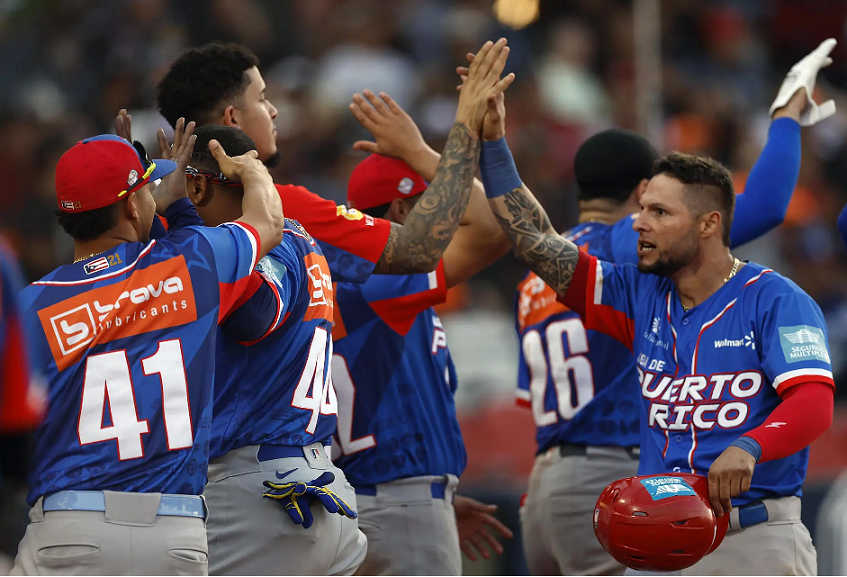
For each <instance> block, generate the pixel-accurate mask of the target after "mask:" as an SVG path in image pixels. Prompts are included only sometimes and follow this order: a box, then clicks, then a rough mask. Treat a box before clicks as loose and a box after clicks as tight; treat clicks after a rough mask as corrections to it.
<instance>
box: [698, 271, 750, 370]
mask: <svg viewBox="0 0 847 577" xmlns="http://www.w3.org/2000/svg"><path fill="white" fill-rule="evenodd" d="M744 286H747V285H744ZM737 300H738V297H735V298H734V299H732V300H731V301H729V304H728V305H726V306H725V307H724V308H723V310H722V311H721V312H719V313H718V314H717V316H716V317H715V318H713V319H712V320H710V321H708V322H706V323H704V324H703V326H701V327H700V333H699V334H698V335H697V342H695V343H694V354H693V355H692V356H691V374H692V375H696V374H697V350H698V349H699V348H700V337H702V336H703V332H704V331H705V330H706V329H707V328H709V327H710V326H712V325H713V324H715V323H716V322H718V320H720V318H721V317H722V316H723V314H724V313H725V312H726V311H728V310H729V309H731V308H732V307H734V306H735V301H737Z"/></svg>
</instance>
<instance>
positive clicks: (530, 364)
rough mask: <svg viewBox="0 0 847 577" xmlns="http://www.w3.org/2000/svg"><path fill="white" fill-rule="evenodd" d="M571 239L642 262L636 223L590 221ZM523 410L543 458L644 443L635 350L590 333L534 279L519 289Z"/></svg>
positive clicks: (609, 256)
mask: <svg viewBox="0 0 847 577" xmlns="http://www.w3.org/2000/svg"><path fill="white" fill-rule="evenodd" d="M565 236H567V238H568V239H569V240H571V241H572V242H574V243H576V244H577V245H578V246H579V247H580V250H584V251H586V252H588V253H589V254H592V255H594V256H596V257H598V258H601V259H604V260H608V261H612V262H630V261H632V260H633V259H635V258H637V255H636V253H635V251H636V247H637V236H638V235H637V233H635V232H634V231H633V229H632V218H631V217H627V218H625V219H623V220H621V221H619V222H617V223H615V224H613V225H608V224H602V223H583V224H579V225H577V226H576V227H575V228H574V229H572V230H571V231H569V232H568V233H566V235H565ZM516 312H517V331H518V338H519V340H520V344H521V346H520V352H519V359H518V397H517V402H518V404H519V405H522V406H525V407H528V408H530V409H531V410H532V415H533V418H534V420H535V425H536V439H537V441H538V452H539V453H540V452H543V451H546V450H547V449H549V448H550V447H553V446H556V445H560V444H564V443H570V444H576V445H611V446H619V447H628V446H634V445H637V444H638V439H639V432H638V427H639V425H638V417H639V411H640V402H641V400H640V398H639V395H638V388H637V386H636V383H637V381H638V375H637V374H636V371H635V363H634V362H633V361H634V359H633V357H632V353H631V352H630V351H629V349H628V348H627V347H626V346H624V345H622V344H621V343H620V342H618V341H617V340H616V339H614V338H612V337H610V336H608V335H605V334H603V333H601V332H598V331H594V330H586V328H585V326H583V324H582V320H580V318H579V315H578V314H577V313H576V312H574V311H572V310H570V309H568V308H567V307H565V306H564V305H562V304H561V303H559V302H558V301H557V300H556V293H555V292H554V291H553V289H551V288H550V287H548V286H547V285H546V284H545V283H544V281H543V280H541V279H540V278H539V277H538V276H537V275H536V274H535V273H529V274H528V275H527V277H526V278H525V279H524V280H523V281H522V282H521V283H520V284H519V285H518V298H517V311H516Z"/></svg>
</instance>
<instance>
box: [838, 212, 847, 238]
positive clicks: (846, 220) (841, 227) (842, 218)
mask: <svg viewBox="0 0 847 577" xmlns="http://www.w3.org/2000/svg"><path fill="white" fill-rule="evenodd" d="M838 232H840V233H841V240H842V241H843V242H844V245H845V246H847V206H845V207H844V209H843V210H842V211H841V214H839V215H838Z"/></svg>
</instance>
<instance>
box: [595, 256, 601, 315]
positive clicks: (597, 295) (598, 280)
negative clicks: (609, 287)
mask: <svg viewBox="0 0 847 577" xmlns="http://www.w3.org/2000/svg"><path fill="white" fill-rule="evenodd" d="M596 262H597V274H596V275H594V276H595V278H594V304H595V305H602V304H603V263H601V262H600V261H599V260H598V261H596Z"/></svg>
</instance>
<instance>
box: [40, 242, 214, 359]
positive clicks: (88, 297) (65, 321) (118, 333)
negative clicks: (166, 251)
mask: <svg viewBox="0 0 847 577" xmlns="http://www.w3.org/2000/svg"><path fill="white" fill-rule="evenodd" d="M38 316H39V318H40V320H41V325H42V328H43V330H44V334H45V335H46V336H47V340H48V342H49V343H50V350H51V351H52V353H53V358H54V359H55V361H56V366H57V368H58V369H59V370H60V371H62V370H64V369H66V368H67V367H68V366H70V365H72V364H73V363H75V362H77V361H78V360H79V358H80V357H81V356H82V354H83V353H84V352H85V351H86V350H87V349H88V348H90V347H91V346H93V345H95V344H99V343H108V342H110V341H113V340H116V339H119V338H124V337H130V336H134V335H139V334H142V333H146V332H149V331H153V330H158V329H163V328H169V327H175V326H180V325H183V324H187V323H190V322H192V321H195V320H197V309H196V305H195V301H194V289H193V287H192V285H191V276H190V275H189V273H188V268H187V267H186V265H185V259H184V258H183V257H182V256H178V257H176V258H172V259H170V260H167V261H165V262H160V263H157V264H154V265H152V266H150V267H147V268H143V269H136V270H135V271H134V272H133V273H132V275H130V276H129V277H128V278H127V279H124V280H123V281H119V282H116V283H115V284H112V285H108V286H104V287H99V288H96V289H92V290H89V291H86V292H84V293H82V294H79V295H76V296H75V297H72V298H69V299H67V300H64V301H62V302H59V303H56V304H54V305H52V306H50V307H47V308H45V309H42V310H40V311H38Z"/></svg>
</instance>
